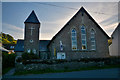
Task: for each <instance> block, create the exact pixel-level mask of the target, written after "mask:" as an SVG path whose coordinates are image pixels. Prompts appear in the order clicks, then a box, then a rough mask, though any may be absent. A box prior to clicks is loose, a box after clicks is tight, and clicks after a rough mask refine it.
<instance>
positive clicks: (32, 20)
mask: <svg viewBox="0 0 120 80" xmlns="http://www.w3.org/2000/svg"><path fill="white" fill-rule="evenodd" d="M24 23H40V22H39V20H38V18H37V16H36V14H35V12H34V10H33V11H32V12H31V14H30V15H29V16H28V18H27V19H26V20H25V22H24Z"/></svg>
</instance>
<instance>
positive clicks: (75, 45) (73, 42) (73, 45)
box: [71, 28, 77, 50]
mask: <svg viewBox="0 0 120 80" xmlns="http://www.w3.org/2000/svg"><path fill="white" fill-rule="evenodd" d="M73 30H75V32H73ZM72 34H75V35H72ZM73 38H74V39H73ZM75 42H76V44H75ZM74 47H75V49H74ZM71 48H72V50H77V31H76V29H75V28H73V29H71Z"/></svg>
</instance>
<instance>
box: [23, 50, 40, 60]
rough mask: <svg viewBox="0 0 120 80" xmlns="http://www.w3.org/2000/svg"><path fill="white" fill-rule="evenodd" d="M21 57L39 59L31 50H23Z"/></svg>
mask: <svg viewBox="0 0 120 80" xmlns="http://www.w3.org/2000/svg"><path fill="white" fill-rule="evenodd" d="M22 59H23V60H32V59H39V56H38V55H36V54H34V53H32V52H30V53H27V52H25V53H23V54H22Z"/></svg>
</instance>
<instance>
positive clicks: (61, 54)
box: [57, 52, 66, 59]
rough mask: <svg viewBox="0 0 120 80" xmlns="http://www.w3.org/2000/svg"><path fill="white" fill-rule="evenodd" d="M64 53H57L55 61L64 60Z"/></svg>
mask: <svg viewBox="0 0 120 80" xmlns="http://www.w3.org/2000/svg"><path fill="white" fill-rule="evenodd" d="M65 57H66V56H65V53H63V52H58V53H57V59H65Z"/></svg>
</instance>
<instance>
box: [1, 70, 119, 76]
mask: <svg viewBox="0 0 120 80" xmlns="http://www.w3.org/2000/svg"><path fill="white" fill-rule="evenodd" d="M119 71H120V68H112V69H99V70H87V71H74V72H64V73H46V74H29V75H18V76H8V75H7V76H3V78H118V77H119V76H120V72H119Z"/></svg>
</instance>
